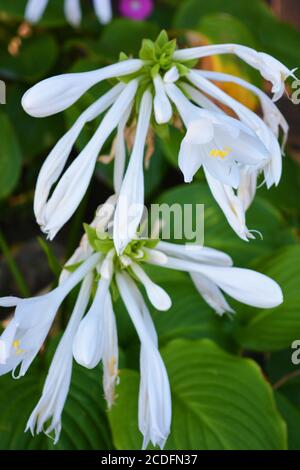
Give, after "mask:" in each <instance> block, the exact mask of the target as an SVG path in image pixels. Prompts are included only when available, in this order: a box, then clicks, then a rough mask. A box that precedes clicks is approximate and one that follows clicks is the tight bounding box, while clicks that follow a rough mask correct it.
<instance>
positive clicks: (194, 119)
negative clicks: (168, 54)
mask: <svg viewBox="0 0 300 470" xmlns="http://www.w3.org/2000/svg"><path fill="white" fill-rule="evenodd" d="M166 90H167V93H168V95H169V97H170V99H171V100H172V101H173V103H174V104H175V106H176V108H177V109H178V111H179V114H180V116H181V117H182V119H183V122H184V124H185V126H186V128H187V133H186V136H185V138H184V139H183V141H182V144H181V149H180V154H179V166H180V169H181V170H182V172H183V174H184V178H185V181H186V182H191V181H192V179H193V176H194V174H195V173H196V171H198V170H199V168H200V167H201V166H203V167H204V169H205V171H206V172H208V173H210V175H211V176H213V177H214V178H216V179H217V180H219V181H220V182H221V183H223V184H227V185H229V186H232V187H234V188H237V187H238V185H239V183H240V169H241V168H242V167H243V166H245V165H252V166H254V167H259V166H263V164H264V162H265V161H267V159H268V151H267V149H266V148H265V147H264V145H263V144H262V143H261V142H260V141H259V140H258V139H257V137H256V136H255V134H254V132H252V131H251V129H249V128H247V127H246V126H244V125H243V124H242V123H241V122H240V121H238V120H236V119H233V118H230V117H228V116H226V115H224V114H221V113H216V112H213V111H208V110H204V109H200V108H198V107H197V106H195V105H193V104H192V103H191V102H190V101H189V100H188V99H187V98H186V97H185V95H184V94H183V93H182V91H180V89H179V88H178V87H177V86H176V85H174V84H169V85H166Z"/></svg>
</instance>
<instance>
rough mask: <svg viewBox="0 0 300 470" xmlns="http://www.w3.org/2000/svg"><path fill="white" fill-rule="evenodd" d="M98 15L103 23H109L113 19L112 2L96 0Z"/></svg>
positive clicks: (109, 0)
mask: <svg viewBox="0 0 300 470" xmlns="http://www.w3.org/2000/svg"><path fill="white" fill-rule="evenodd" d="M94 8H95V12H96V15H97V16H98V18H99V20H100V22H101V23H103V24H106V23H109V22H110V20H111V18H112V8H111V0H94Z"/></svg>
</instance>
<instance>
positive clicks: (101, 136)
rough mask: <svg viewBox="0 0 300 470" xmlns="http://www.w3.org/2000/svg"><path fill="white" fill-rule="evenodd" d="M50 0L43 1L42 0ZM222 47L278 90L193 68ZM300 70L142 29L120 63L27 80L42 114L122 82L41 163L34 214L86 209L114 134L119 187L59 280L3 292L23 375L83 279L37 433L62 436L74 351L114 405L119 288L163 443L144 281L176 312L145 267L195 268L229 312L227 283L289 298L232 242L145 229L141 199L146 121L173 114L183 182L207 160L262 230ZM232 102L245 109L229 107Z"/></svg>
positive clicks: (215, 188) (147, 430)
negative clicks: (45, 289)
mask: <svg viewBox="0 0 300 470" xmlns="http://www.w3.org/2000/svg"><path fill="white" fill-rule="evenodd" d="M30 3H31V4H33V3H35V2H34V1H31V2H30ZM46 3H47V2H46V1H45V2H40V4H44V6H45V5H46ZM71 3H72V4H77V6H78V2H71V1H69V2H68V1H66V2H65V4H66V5H69V6H70V5H71ZM94 3H95V6H96V5H98V6H99V5H100V3H101V4H103V2H97V1H96V0H95V2H94ZM125 3H126V2H124V4H125ZM131 3H133V2H131ZM213 54H235V55H236V56H238V57H239V58H241V59H242V60H244V61H246V62H247V63H248V64H250V65H251V66H253V67H254V68H255V69H257V70H258V71H259V72H260V73H261V75H262V76H263V77H264V78H265V79H267V80H269V81H270V82H271V84H272V92H273V94H274V96H273V100H272V99H271V98H269V97H268V95H266V94H265V93H263V92H262V91H261V90H259V89H258V88H256V87H255V86H253V85H251V84H249V83H247V82H246V81H244V80H242V79H239V78H237V77H234V76H231V75H227V74H221V73H215V72H209V71H204V70H199V69H197V68H196V63H197V61H198V59H200V58H203V57H207V56H210V55H213ZM291 74H293V71H290V70H288V69H287V68H286V67H285V66H284V65H283V64H281V63H280V62H278V61H277V60H276V59H274V58H273V57H271V56H269V55H267V54H264V53H260V52H257V51H255V50H253V49H250V48H248V47H245V46H241V45H236V44H223V45H214V46H213V45H211V46H205V47H196V48H191V49H182V50H178V49H177V44H176V41H175V40H169V38H168V36H167V34H166V32H164V31H163V32H162V33H161V34H160V35H159V37H158V38H157V40H156V41H151V40H144V41H143V43H142V47H141V50H140V53H139V57H138V58H136V59H134V58H129V57H127V56H125V54H121V56H120V61H119V62H118V63H116V64H113V65H109V66H107V67H104V68H102V69H99V70H95V71H90V72H86V73H69V74H65V75H60V76H56V77H52V78H48V79H46V80H43V81H42V82H40V83H38V84H36V85H35V86H34V87H33V88H31V89H30V90H28V91H27V92H26V94H25V95H24V97H23V100H22V104H23V108H24V109H25V111H27V113H28V114H30V115H32V116H34V117H45V116H50V115H53V114H56V113H59V112H61V111H63V110H65V109H67V108H69V107H70V106H71V105H73V104H74V103H75V102H76V101H77V100H78V99H79V98H80V97H81V96H82V95H83V94H84V93H85V92H87V91H88V90H89V89H90V88H91V87H92V86H94V85H96V84H98V83H99V82H101V81H104V80H110V81H111V82H112V86H111V88H110V89H109V91H108V92H107V93H105V94H103V95H102V96H99V98H98V99H97V100H96V101H95V102H94V103H93V104H92V105H90V106H89V107H88V108H87V109H86V110H85V111H84V112H83V113H82V114H81V115H80V116H79V117H78V119H77V120H76V121H75V122H74V124H73V126H72V127H71V128H70V129H69V130H68V132H67V133H66V134H65V135H63V136H62V137H61V139H60V140H59V141H58V142H57V144H56V145H55V147H54V148H53V149H52V151H51V152H50V154H49V156H48V157H47V158H46V160H45V162H44V164H43V166H42V169H41V171H40V174H39V177H38V181H37V186H36V192H35V200H34V212H35V216H36V219H37V222H38V223H39V225H40V226H41V228H42V230H43V231H44V232H45V233H46V234H47V235H48V237H49V238H50V239H53V238H54V237H55V235H56V234H57V233H58V231H59V230H60V229H61V228H62V227H63V225H64V224H65V223H66V222H67V221H68V220H69V219H70V218H71V217H72V215H73V214H74V212H75V211H76V209H77V207H78V205H79V204H80V202H81V200H82V198H83V197H84V195H85V193H86V191H87V188H88V186H89V184H90V181H91V179H92V176H93V172H94V169H95V165H96V162H97V160H98V157H99V154H100V152H101V150H102V148H103V146H104V145H105V143H106V142H107V141H108V139H109V137H111V136H112V135H113V144H112V152H111V153H112V155H113V157H114V194H113V195H112V196H111V197H110V198H109V200H108V201H107V202H106V203H105V204H104V205H102V206H100V208H99V209H98V211H97V213H96V216H95V219H94V221H93V222H92V223H91V224H90V225H86V226H85V232H86V233H85V235H84V236H83V239H82V241H81V244H80V246H79V247H78V249H77V250H76V251H75V253H74V254H73V256H72V257H71V259H70V260H69V261H68V262H67V263H66V265H65V267H64V269H63V271H62V274H61V277H60V281H59V285H58V287H57V288H56V289H54V290H53V291H51V292H49V293H47V294H45V295H42V296H39V297H34V298H30V299H19V298H14V297H6V298H2V299H0V306H3V307H15V314H14V316H13V319H12V320H11V321H10V323H9V325H8V326H7V327H6V329H5V331H4V332H3V334H2V336H1V337H0V375H2V374H5V373H7V372H10V371H13V375H14V376H15V377H21V376H23V375H24V374H25V373H26V371H27V370H28V368H29V366H30V364H31V363H32V361H33V360H34V358H35V357H36V355H37V354H38V352H39V350H40V348H41V346H42V344H43V343H44V341H45V338H46V336H47V334H48V333H49V330H50V328H51V325H52V324H53V321H54V318H55V316H56V314H57V311H58V310H59V308H60V305H61V304H62V302H63V300H64V299H65V298H66V296H67V295H68V294H69V293H70V292H71V291H72V290H73V289H74V288H75V286H77V285H80V291H79V295H78V297H77V301H76V304H75V306H74V309H73V312H72V314H71V316H70V319H69V323H68V326H67V328H66V330H65V332H64V334H63V336H62V338H61V340H60V343H59V346H58V348H57V350H56V353H55V355H54V358H53V362H52V364H51V367H50V369H49V373H48V376H47V379H46V382H45V385H44V389H43V393H42V397H41V399H40V401H39V402H38V404H37V406H36V408H35V409H34V410H33V412H32V415H31V416H30V418H29V421H28V425H27V428H28V429H30V430H31V432H32V433H33V434H34V433H35V432H37V433H39V432H41V431H43V430H44V427H45V426H46V423H48V427H47V428H46V430H45V432H46V433H51V432H53V431H54V434H55V441H56V442H57V440H58V438H59V434H60V431H61V415H62V411H63V407H64V403H65V400H66V397H67V394H68V390H69V386H70V381H71V374H72V363H73V358H74V359H75V360H76V361H77V362H78V363H79V364H81V365H82V366H84V367H87V368H94V367H95V366H97V365H98V364H99V363H100V362H102V365H103V388H104V394H105V397H106V400H107V403H108V406H109V407H110V406H112V404H113V402H114V399H115V392H114V388H115V385H116V383H117V382H118V335H117V327H116V318H115V313H114V310H115V301H116V299H117V298H118V297H121V299H122V301H123V303H124V305H125V307H126V309H127V311H128V315H129V317H130V319H131V321H132V323H133V325H134V327H135V330H136V332H137V335H138V337H139V339H140V343H141V349H140V373H141V381H140V390H139V410H138V415H139V429H140V431H141V433H142V434H143V437H144V444H143V446H144V448H146V447H147V445H148V443H149V442H150V441H151V442H152V444H153V445H160V446H161V447H163V446H164V443H165V441H166V439H167V437H168V435H169V432H170V423H171V394H170V386H169V381H168V376H167V372H166V369H165V366H164V364H163V361H162V359H161V356H160V353H159V349H158V338H157V334H156V331H155V327H154V324H153V321H152V318H151V315H150V313H149V310H148V306H147V303H146V301H145V300H144V297H143V295H142V294H141V292H140V286H143V288H144V290H145V292H146V294H147V297H148V301H149V302H150V303H151V304H152V305H153V306H154V308H155V309H157V310H161V311H165V310H168V309H169V308H170V307H171V304H172V301H171V299H170V297H169V295H168V293H167V292H165V291H164V290H163V289H162V288H161V287H160V286H159V285H157V284H155V283H154V282H153V281H152V280H151V278H150V277H149V275H148V274H147V265H149V264H150V265H156V266H159V267H160V268H162V269H165V268H167V269H173V270H180V271H184V272H186V273H188V274H189V275H190V278H191V281H192V282H193V283H194V285H195V288H196V289H197V291H198V292H199V294H200V295H201V296H202V297H203V299H204V300H205V301H206V302H207V303H208V304H209V305H210V306H211V307H212V308H213V309H214V310H215V312H216V313H217V314H219V315H222V314H224V313H225V312H228V313H229V314H230V313H234V311H233V309H232V308H231V306H230V305H229V303H228V301H227V299H226V298H225V295H224V294H226V295H228V296H230V297H232V298H234V299H236V300H237V301H239V302H242V303H244V304H247V305H251V306H254V307H258V308H273V307H276V306H277V305H279V304H280V303H281V302H282V292H281V289H280V287H279V286H278V285H277V284H276V283H275V282H274V281H273V280H271V279H270V278H268V277H266V276H265V275H262V274H259V273H257V272H255V271H252V270H249V269H242V268H236V267H234V266H233V262H232V260H231V258H230V257H229V256H228V255H227V254H225V253H223V252H220V251H217V250H215V249H212V248H207V247H195V246H194V247H192V246H189V247H187V246H185V245H177V244H172V243H169V242H166V241H161V240H160V239H159V237H156V238H155V237H153V238H149V239H148V238H142V237H141V236H138V235H137V234H138V231H139V227H140V224H141V220H142V216H143V210H144V159H145V153H146V147H147V142H148V135H149V132H150V130H151V131H152V132H153V131H154V132H155V131H156V130H157V129H159V128H160V127H162V126H167V125H175V123H176V125H177V127H179V128H180V130H181V132H182V141H181V146H180V151H179V155H178V165H179V168H180V169H181V171H182V173H183V176H184V180H185V182H187V183H188V182H191V181H192V180H193V178H194V175H195V174H196V172H197V171H198V170H199V169H200V168H202V169H203V171H204V174H205V177H206V180H207V183H208V185H209V187H210V189H211V192H212V194H213V196H214V198H215V199H216V201H217V203H218V204H219V206H220V207H221V209H222V210H223V212H224V214H225V217H226V218H227V220H228V222H229V224H230V225H231V227H232V228H233V230H234V231H235V232H236V233H237V234H238V236H239V237H241V238H242V239H244V240H248V239H249V238H252V237H253V235H252V233H251V231H250V230H249V229H248V228H247V225H246V215H245V214H246V210H247V208H248V207H249V206H250V204H251V202H252V200H253V198H254V196H255V191H256V185H257V179H258V176H259V175H260V174H262V175H263V178H264V182H265V184H266V185H267V187H268V188H269V187H271V186H272V185H277V184H278V183H279V180H280V177H281V171H282V153H283V149H284V145H285V141H286V137H287V132H288V125H287V123H286V121H285V119H284V117H283V116H282V114H281V113H280V111H279V110H278V108H277V106H276V104H275V101H276V100H278V99H279V98H280V97H281V96H282V94H283V92H284V82H285V80H286V79H287V77H289V76H290V75H291ZM218 81H221V82H233V83H237V84H239V85H241V86H243V87H244V88H246V89H249V90H251V91H252V92H253V93H255V94H256V95H257V97H258V98H259V100H260V102H261V106H262V111H263V117H262V118H261V117H260V116H259V115H257V114H255V113H254V112H253V111H251V110H250V109H248V108H247V107H246V106H244V105H242V104H241V103H239V102H238V101H236V100H235V99H234V98H233V97H231V96H229V95H228V94H226V93H225V92H224V91H222V90H221V89H220V88H219V87H218V86H217V85H216V84H215V82H218ZM224 105H225V106H226V108H230V109H231V110H232V111H233V113H232V115H234V116H235V117H232V116H229V115H227V114H226V113H225V111H224V109H225V108H224ZM99 116H101V122H100V125H99V127H98V128H97V129H96V131H95V133H94V135H93V136H92V138H91V139H90V140H89V142H88V143H87V144H86V146H85V147H84V148H83V150H82V151H81V152H80V153H79V155H78V156H77V157H76V158H75V159H74V160H73V161H72V163H71V164H70V165H68V166H67V163H68V160H69V157H70V155H71V152H72V149H73V147H74V145H75V143H76V141H77V139H78V137H79V135H80V133H81V132H82V130H83V128H84V126H85V125H86V124H87V123H90V122H91V121H93V120H95V119H96V118H98V117H99ZM128 128H130V130H131V133H130V136H131V137H130V138H131V142H129V139H128V132H127V131H128ZM133 133H134V139H132V135H133ZM281 134H282V136H281ZM280 137H281V140H282V143H281V145H280V144H279V138H280ZM128 154H129V155H128ZM127 157H129V158H128V159H127ZM127 160H128V162H127ZM129 213H130V223H129ZM111 233H112V236H110V234H111ZM49 421H50V424H49Z"/></svg>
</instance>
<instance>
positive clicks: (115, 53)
mask: <svg viewBox="0 0 300 470" xmlns="http://www.w3.org/2000/svg"><path fill="white" fill-rule="evenodd" d="M157 34H158V26H157V25H156V24H155V23H152V22H151V21H148V22H145V21H132V20H129V19H126V18H118V19H116V20H114V21H113V22H112V23H110V24H109V25H108V26H107V27H106V28H105V30H104V32H103V34H102V36H101V39H100V41H99V52H101V53H102V54H103V55H104V56H105V57H109V58H110V59H111V60H116V59H117V58H118V57H119V54H120V49H121V50H122V51H124V52H125V53H126V54H128V55H132V56H133V57H137V56H138V52H139V50H140V47H141V43H142V40H143V39H144V38H147V39H155V38H156V36H157ZM150 42H151V41H150ZM151 51H152V49H151V48H150V49H148V48H147V54H148V53H150V55H151V54H152V52H151ZM147 54H146V55H147Z"/></svg>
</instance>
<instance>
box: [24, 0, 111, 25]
mask: <svg viewBox="0 0 300 470" xmlns="http://www.w3.org/2000/svg"><path fill="white" fill-rule="evenodd" d="M80 1H81V0H64V11H65V16H66V19H67V20H68V22H69V23H70V24H71V25H72V26H75V27H76V26H79V25H80V23H81V16H82V15H81V5H80ZM48 2H49V0H28V1H27V5H26V9H25V18H26V20H27V21H29V22H30V23H37V22H38V21H39V20H40V19H41V18H42V16H43V14H44V12H45V10H46V7H47V5H48ZM93 3H94V9H95V13H96V15H97V17H98V18H99V21H100V22H101V23H103V24H105V23H109V21H110V20H111V18H112V8H111V0H93Z"/></svg>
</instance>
